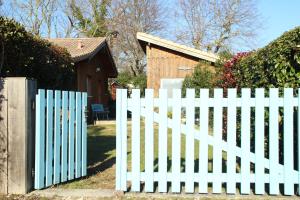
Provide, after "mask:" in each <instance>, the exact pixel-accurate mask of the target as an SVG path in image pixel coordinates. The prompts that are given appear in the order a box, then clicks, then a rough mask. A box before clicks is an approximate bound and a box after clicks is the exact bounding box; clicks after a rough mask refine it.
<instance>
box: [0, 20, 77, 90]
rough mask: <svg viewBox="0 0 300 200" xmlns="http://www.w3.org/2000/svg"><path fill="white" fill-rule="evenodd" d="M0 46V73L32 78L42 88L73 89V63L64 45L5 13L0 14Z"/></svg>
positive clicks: (6, 75) (3, 75)
mask: <svg viewBox="0 0 300 200" xmlns="http://www.w3.org/2000/svg"><path fill="white" fill-rule="evenodd" d="M0 47H1V48H0V52H1V54H0V64H1V66H2V69H1V72H0V75H1V77H20V76H22V77H28V78H33V79H36V80H37V82H38V87H39V88H45V89H66V90H67V89H74V86H75V84H74V83H75V70H74V64H73V63H72V59H71V57H70V54H69V53H68V52H67V50H66V49H63V48H61V47H58V46H55V45H52V44H51V43H49V42H48V41H47V40H44V39H41V38H39V37H36V36H34V35H32V34H31V33H28V32H27V31H26V30H25V28H24V27H23V26H22V25H20V24H19V23H17V22H16V21H14V20H12V19H8V18H5V17H0Z"/></svg>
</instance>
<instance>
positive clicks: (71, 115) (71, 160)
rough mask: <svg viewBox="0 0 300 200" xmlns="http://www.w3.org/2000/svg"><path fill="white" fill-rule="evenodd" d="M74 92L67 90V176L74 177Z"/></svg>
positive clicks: (70, 178)
mask: <svg viewBox="0 0 300 200" xmlns="http://www.w3.org/2000/svg"><path fill="white" fill-rule="evenodd" d="M74 94H75V93H74V92H69V174H68V175H69V176H68V179H69V180H72V179H74V161H75V158H74V125H75V121H74V119H75V116H74V115H75V95H74Z"/></svg>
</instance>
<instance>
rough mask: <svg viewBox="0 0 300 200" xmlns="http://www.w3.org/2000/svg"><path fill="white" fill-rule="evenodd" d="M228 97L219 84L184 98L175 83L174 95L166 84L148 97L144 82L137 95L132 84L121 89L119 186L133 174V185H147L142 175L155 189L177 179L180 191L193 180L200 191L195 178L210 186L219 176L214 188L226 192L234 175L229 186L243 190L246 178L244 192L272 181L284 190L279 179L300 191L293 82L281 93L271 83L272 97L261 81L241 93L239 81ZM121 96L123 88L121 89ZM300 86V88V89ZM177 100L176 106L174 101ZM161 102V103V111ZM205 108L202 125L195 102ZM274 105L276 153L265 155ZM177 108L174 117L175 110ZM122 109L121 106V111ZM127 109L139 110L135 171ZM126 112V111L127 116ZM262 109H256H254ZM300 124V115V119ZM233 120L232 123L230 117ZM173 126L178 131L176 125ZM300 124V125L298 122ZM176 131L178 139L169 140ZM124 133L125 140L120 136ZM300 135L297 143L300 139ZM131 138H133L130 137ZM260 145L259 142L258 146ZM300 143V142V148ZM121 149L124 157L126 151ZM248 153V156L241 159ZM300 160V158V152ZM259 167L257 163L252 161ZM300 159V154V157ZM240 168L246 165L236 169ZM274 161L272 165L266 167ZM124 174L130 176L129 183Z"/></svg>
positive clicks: (289, 191) (260, 190) (275, 189)
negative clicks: (142, 138)
mask: <svg viewBox="0 0 300 200" xmlns="http://www.w3.org/2000/svg"><path fill="white" fill-rule="evenodd" d="M227 92H228V97H223V90H222V89H216V90H215V91H214V98H209V90H208V89H201V90H200V98H195V96H194V95H195V91H194V90H191V89H188V90H187V97H186V98H181V91H180V90H174V91H173V97H172V98H168V97H167V91H166V90H163V89H162V90H160V91H159V98H154V97H153V90H151V91H149V90H146V92H145V94H146V97H145V98H140V96H139V95H140V94H139V90H133V92H132V98H130V99H128V98H127V91H126V90H124V91H122V92H121V94H122V95H121V100H117V105H119V106H117V109H118V110H117V123H118V125H117V136H118V137H117V148H118V149H120V148H121V151H119V150H118V149H117V182H116V188H117V189H120V190H123V191H126V190H127V187H126V182H127V181H131V183H132V184H131V189H132V191H140V184H141V182H143V181H144V182H145V191H146V192H154V187H153V186H154V182H158V191H159V192H167V189H168V188H167V183H168V182H171V188H172V192H176V193H178V192H180V189H181V183H182V182H185V191H186V192H187V193H193V192H194V190H195V188H194V182H195V181H197V182H198V183H199V193H207V192H208V183H212V186H213V188H212V192H213V193H221V192H222V183H226V188H227V191H226V192H227V193H230V194H235V193H236V183H240V185H241V191H240V193H242V194H249V193H250V183H254V185H255V190H254V192H255V194H264V193H265V192H266V189H267V188H265V183H269V187H270V188H269V192H270V194H279V184H280V183H283V184H284V194H286V195H294V186H295V184H298V183H299V182H300V173H299V170H298V169H297V170H295V169H294V159H298V158H296V157H299V153H298V152H297V153H298V154H297V155H296V154H294V152H293V151H294V140H293V134H294V131H295V129H294V127H293V123H294V121H293V115H294V107H297V108H298V106H299V104H300V97H297V98H295V97H293V89H285V91H284V98H282V97H278V89H270V90H269V93H270V95H269V97H265V96H264V93H265V91H264V89H256V90H255V97H254V98H253V97H252V98H251V90H250V89H248V88H245V89H242V96H241V98H240V97H237V90H236V89H229V90H228V91H227ZM117 93H118V96H120V92H117ZM299 93H300V91H299ZM168 105H170V106H168ZM155 107H158V108H159V112H158V113H156V111H155V109H154V108H155ZM197 107H199V108H200V125H199V128H200V131H199V130H197V128H196V127H195V124H194V123H195V118H194V117H195V108H197ZM211 107H212V108H213V109H214V110H213V111H214V113H213V114H214V115H213V116H214V117H213V124H214V126H213V127H212V128H213V129H212V130H213V135H211V134H210V133H209V108H211ZM224 107H225V108H227V127H226V128H227V141H224V140H222V124H223V108H224ZM266 107H269V115H266V116H268V117H269V125H268V126H269V149H268V153H269V159H268V158H265V147H264V146H265V144H264V141H265V133H264V129H265V127H266V126H265V108H266ZM280 107H283V110H284V116H283V118H282V119H283V125H284V128H283V130H284V133H283V134H284V137H283V143H284V146H283V156H284V159H283V162H284V165H282V164H280V163H279V119H280V118H279V115H278V114H279V108H280ZM170 108H172V117H170V118H168V111H170V110H171V109H170ZM182 108H185V109H186V124H183V123H181V109H182ZM238 108H241V127H240V128H241V147H238V146H237V141H236V135H237V130H236V129H237V128H239V126H237V111H238ZM251 108H254V109H253V110H252V111H254V112H253V113H255V120H254V121H253V122H255V131H254V132H253V134H255V135H253V136H254V141H253V143H252V142H251V143H250V140H251V138H250V134H252V133H251V132H250V130H251V125H252V124H251ZM120 110H121V111H120ZM127 110H129V111H132V150H131V153H132V171H131V172H127ZM297 114H298V115H300V111H299V109H298V113H297ZM121 116H122V117H121ZM141 116H144V117H145V172H141V171H140V170H141V169H140V151H141V145H140V117H141ZM253 116H254V115H253ZM153 123H158V124H159V127H158V165H157V167H158V172H154V165H153V164H154V162H153V161H154V160H155V157H154V149H153V148H154V143H155V141H154V138H155V137H154V124H153ZM298 123H299V124H300V120H299V119H298ZM224 125H225V124H224ZM168 128H170V129H172V131H168ZM298 131H299V130H298ZM181 134H184V135H185V136H186V144H185V146H186V154H185V163H184V164H185V171H184V172H181V167H182V166H181V164H182V163H181V150H182V149H181V143H182V142H181ZM168 137H169V138H172V140H170V141H168ZM120 139H121V140H120ZM195 139H197V140H199V171H198V172H195V166H194V161H195V155H194V144H195V141H194V140H195ZM298 140H299V141H296V143H300V139H298ZM124 141H125V142H124ZM168 142H171V143H170V145H169V146H171V148H172V151H171V152H169V153H170V154H169V155H172V157H171V168H170V171H168V167H169V166H168V162H169V160H168ZM208 145H212V146H213V156H212V159H213V165H212V169H213V170H212V172H209V173H208ZM250 145H254V146H250ZM299 146H300V145H298V149H299V150H300V147H299ZM250 147H251V148H253V147H255V148H254V150H255V153H253V152H251V150H250ZM223 151H227V167H226V168H227V171H226V172H223V170H222V165H223V163H222V155H223V154H222V153H223ZM118 157H121V158H118ZM236 157H240V159H241V163H240V164H239V163H237V162H236V161H237V160H236ZM299 160H300V159H299ZM250 162H251V163H253V164H254V167H255V168H254V169H253V168H250V166H251V165H250V164H251V163H250ZM298 162H299V164H300V161H298ZM237 169H240V172H239V173H236V170H237ZM266 169H269V173H267V172H266ZM121 182H122V184H121Z"/></svg>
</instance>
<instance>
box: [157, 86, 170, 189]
mask: <svg viewBox="0 0 300 200" xmlns="http://www.w3.org/2000/svg"><path fill="white" fill-rule="evenodd" d="M167 112H168V93H167V90H165V89H159V128H158V172H159V174H160V177H159V180H158V191H159V192H167V178H166V177H167V161H168V160H167V158H168V149H167V148H168V145H167V139H168V127H167V121H168V115H167Z"/></svg>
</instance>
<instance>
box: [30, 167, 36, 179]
mask: <svg viewBox="0 0 300 200" xmlns="http://www.w3.org/2000/svg"><path fill="white" fill-rule="evenodd" d="M34 176H35V171H34V168H32V169H31V177H32V178H34Z"/></svg>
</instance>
